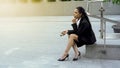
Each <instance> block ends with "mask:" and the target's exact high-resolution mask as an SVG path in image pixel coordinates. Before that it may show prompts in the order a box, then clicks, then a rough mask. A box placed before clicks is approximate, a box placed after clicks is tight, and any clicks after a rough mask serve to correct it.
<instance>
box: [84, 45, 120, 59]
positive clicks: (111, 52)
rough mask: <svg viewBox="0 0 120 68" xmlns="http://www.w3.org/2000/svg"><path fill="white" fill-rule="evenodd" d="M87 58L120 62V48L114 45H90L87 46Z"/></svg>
mask: <svg viewBox="0 0 120 68" xmlns="http://www.w3.org/2000/svg"><path fill="white" fill-rule="evenodd" d="M85 56H86V57H87V58H93V59H94V58H95V59H116V60H118V59H119V60H120V46H116V45H115V46H114V45H111V46H110V45H109V46H107V45H106V48H104V45H89V46H86V54H85Z"/></svg>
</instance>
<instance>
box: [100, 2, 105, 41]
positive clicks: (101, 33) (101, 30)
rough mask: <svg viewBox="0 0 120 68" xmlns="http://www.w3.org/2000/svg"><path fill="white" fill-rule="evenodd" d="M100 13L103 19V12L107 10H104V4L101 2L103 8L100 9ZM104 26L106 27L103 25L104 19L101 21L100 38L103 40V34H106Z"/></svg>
mask: <svg viewBox="0 0 120 68" xmlns="http://www.w3.org/2000/svg"><path fill="white" fill-rule="evenodd" d="M99 11H100V16H101V18H103V11H105V10H104V8H103V4H102V2H101V7H100V9H99ZM103 26H104V24H103V19H101V20H100V38H102V39H103V32H104V30H103Z"/></svg>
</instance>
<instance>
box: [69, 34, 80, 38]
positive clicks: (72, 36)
mask: <svg viewBox="0 0 120 68" xmlns="http://www.w3.org/2000/svg"><path fill="white" fill-rule="evenodd" d="M69 37H70V38H73V39H77V38H78V36H77V35H76V34H70V36H69Z"/></svg>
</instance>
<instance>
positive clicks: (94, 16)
mask: <svg viewBox="0 0 120 68" xmlns="http://www.w3.org/2000/svg"><path fill="white" fill-rule="evenodd" d="M88 16H90V17H93V18H97V19H100V20H104V21H108V22H111V23H115V24H120V22H119V21H115V20H110V19H107V18H104V17H103V18H102V17H99V16H97V15H88Z"/></svg>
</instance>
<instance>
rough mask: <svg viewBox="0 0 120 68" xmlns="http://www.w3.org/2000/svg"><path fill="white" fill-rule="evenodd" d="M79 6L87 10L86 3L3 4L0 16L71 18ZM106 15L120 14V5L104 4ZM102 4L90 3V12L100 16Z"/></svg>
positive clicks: (0, 5)
mask: <svg viewBox="0 0 120 68" xmlns="http://www.w3.org/2000/svg"><path fill="white" fill-rule="evenodd" d="M77 6H83V7H84V8H86V2H85V1H67V2H61V1H57V2H47V1H42V2H40V3H32V2H30V0H29V1H28V3H20V2H14V3H1V4H0V16H66V15H67V16H69V15H70V16H71V15H72V14H73V10H74V8H75V7H77ZM104 6H105V10H106V11H105V14H120V5H113V4H109V3H104ZM99 8H100V3H90V4H89V12H90V13H91V14H99V13H100V12H99V11H98V10H99Z"/></svg>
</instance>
